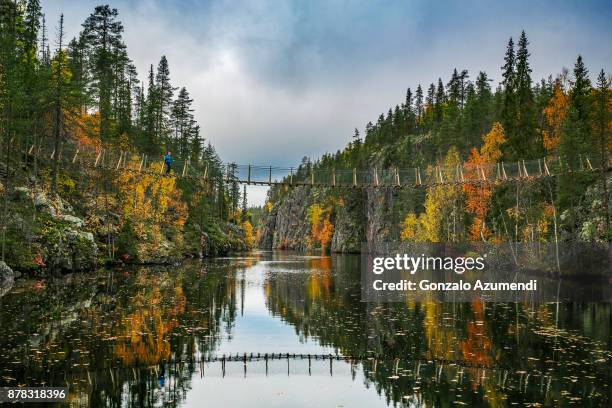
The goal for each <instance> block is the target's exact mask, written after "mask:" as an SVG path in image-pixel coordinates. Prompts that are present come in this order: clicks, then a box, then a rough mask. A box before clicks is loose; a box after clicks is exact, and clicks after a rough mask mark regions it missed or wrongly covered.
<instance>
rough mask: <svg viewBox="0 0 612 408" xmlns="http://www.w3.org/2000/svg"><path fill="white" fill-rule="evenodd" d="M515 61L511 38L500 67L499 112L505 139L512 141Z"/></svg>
mask: <svg viewBox="0 0 612 408" xmlns="http://www.w3.org/2000/svg"><path fill="white" fill-rule="evenodd" d="M515 69H516V61H515V55H514V41H513V40H512V37H510V40H508V46H507V48H506V55H505V56H504V66H503V67H502V78H503V80H502V86H503V104H502V110H501V122H502V126H503V127H504V131H505V134H506V137H507V139H509V140H512V138H513V136H514V130H515V127H516V126H515V123H516V96H515V87H516V80H515V77H516V71H515Z"/></svg>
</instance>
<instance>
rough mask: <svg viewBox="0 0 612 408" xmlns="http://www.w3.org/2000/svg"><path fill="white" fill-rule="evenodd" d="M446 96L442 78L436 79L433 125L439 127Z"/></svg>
mask: <svg viewBox="0 0 612 408" xmlns="http://www.w3.org/2000/svg"><path fill="white" fill-rule="evenodd" d="M445 101H446V94H445V93H444V84H443V83H442V78H438V87H437V88H436V97H435V100H434V123H435V124H436V125H440V123H442V119H443V118H444V103H445Z"/></svg>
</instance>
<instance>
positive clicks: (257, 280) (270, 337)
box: [215, 257, 334, 355]
mask: <svg viewBox="0 0 612 408" xmlns="http://www.w3.org/2000/svg"><path fill="white" fill-rule="evenodd" d="M302 258H304V257H296V258H294V259H287V260H286V261H263V262H258V263H256V264H255V265H253V266H251V267H249V268H247V269H245V270H243V271H238V272H237V273H236V302H237V305H236V308H237V310H238V316H237V317H236V320H235V323H234V326H233V328H232V331H231V335H230V337H231V339H230V338H228V335H227V334H225V333H223V340H222V341H221V343H220V345H219V347H218V348H217V350H216V351H215V354H216V355H223V354H224V353H225V354H230V353H234V354H235V353H251V352H255V353H266V352H267V353H296V354H297V353H302V354H304V353H305V354H308V353H310V354H329V353H332V354H333V353H334V349H333V348H330V347H321V346H320V345H318V343H317V342H316V340H314V339H308V340H307V339H305V338H303V337H302V338H301V337H300V336H298V335H297V334H296V332H295V329H294V328H293V327H292V326H291V325H289V324H287V323H285V322H283V321H282V320H281V318H280V317H279V316H272V314H271V313H270V311H269V310H268V307H267V306H266V296H265V294H264V287H263V285H264V283H265V279H266V276H267V275H268V274H271V273H272V274H273V273H286V271H287V270H289V268H288V266H289V264H291V268H290V270H291V271H293V272H298V270H301V271H302V272H303V271H304V270H305V268H304V267H302V268H301V269H298V267H297V265H296V263H298V265H299V263H300V262H301V264H302V265H304V263H303V262H304V260H302V261H300V259H302ZM243 278H244V303H243V301H242V300H241V296H242V294H241V291H242V288H241V286H242V284H243V281H242V279H243ZM241 308H242V313H240V310H241Z"/></svg>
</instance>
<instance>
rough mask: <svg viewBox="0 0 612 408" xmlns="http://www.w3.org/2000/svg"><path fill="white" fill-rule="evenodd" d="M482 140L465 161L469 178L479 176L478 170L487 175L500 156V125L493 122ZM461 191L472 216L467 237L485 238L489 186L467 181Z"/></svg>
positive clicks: (486, 234)
mask: <svg viewBox="0 0 612 408" xmlns="http://www.w3.org/2000/svg"><path fill="white" fill-rule="evenodd" d="M483 141H484V144H483V146H482V147H481V148H480V151H478V150H476V149H474V148H473V149H472V151H471V153H470V157H469V159H468V161H467V164H466V174H467V176H468V177H470V179H478V178H480V177H479V174H478V173H479V172H481V173H482V172H484V173H485V176H486V177H489V176H490V175H489V174H486V173H487V171H488V169H489V168H490V166H488V165H490V164H494V163H496V162H497V161H498V160H499V159H500V158H501V156H502V153H501V149H500V147H501V145H503V144H504V143H505V142H506V137H505V135H504V128H503V127H502V125H501V124H500V123H499V122H495V123H494V124H493V127H492V128H491V130H490V131H489V133H487V134H486V135H485V136H484V137H483ZM463 192H464V193H465V207H466V210H467V212H468V213H471V214H472V216H473V219H472V222H471V224H470V226H469V229H468V235H469V238H470V239H471V240H475V241H478V240H486V238H487V237H488V236H489V235H490V234H491V232H490V230H489V229H488V228H487V226H486V222H485V220H486V216H487V214H488V212H489V206H490V202H491V196H492V194H493V192H492V190H491V186H490V185H488V184H480V183H478V184H471V183H467V184H464V185H463Z"/></svg>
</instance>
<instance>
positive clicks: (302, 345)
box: [184, 256, 387, 408]
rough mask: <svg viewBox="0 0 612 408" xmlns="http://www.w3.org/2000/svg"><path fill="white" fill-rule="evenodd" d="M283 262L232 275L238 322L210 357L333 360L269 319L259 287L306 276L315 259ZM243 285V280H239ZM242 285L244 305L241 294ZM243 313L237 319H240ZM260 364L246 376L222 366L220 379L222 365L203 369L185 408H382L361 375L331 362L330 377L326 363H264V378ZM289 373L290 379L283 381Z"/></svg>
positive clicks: (232, 365) (237, 366)
mask: <svg viewBox="0 0 612 408" xmlns="http://www.w3.org/2000/svg"><path fill="white" fill-rule="evenodd" d="M283 258H284V259H282V260H265V261H261V262H257V263H255V264H254V265H253V266H251V267H248V268H246V269H243V270H239V271H238V272H237V273H236V302H237V304H236V308H237V310H238V316H237V317H236V320H235V325H234V327H233V328H232V333H231V339H228V338H227V336H226V335H225V334H224V337H223V339H222V341H221V343H220V345H219V347H218V348H217V350H215V352H214V354H215V355H223V354H236V353H240V354H242V353H244V352H246V353H247V354H248V353H250V352H252V351H253V352H254V354H257V353H258V352H260V353H265V352H268V353H271V352H273V353H291V354H293V353H295V354H330V353H331V354H334V350H333V349H332V348H329V347H321V346H319V345H318V344H317V342H316V340H314V339H310V340H308V341H306V340H304V339H300V337H299V336H298V335H297V334H296V332H295V329H294V328H293V326H291V325H290V324H288V323H285V322H283V321H281V319H280V317H278V316H272V315H271V313H270V311H269V310H268V307H267V306H266V297H265V293H264V287H263V285H264V284H265V282H266V279H267V278H268V277H269V275H270V274H284V273H296V272H297V271H298V270H301V271H302V272H303V273H307V272H310V271H311V269H309V268H308V267H307V265H308V262H309V259H313V258H316V257H308V256H287V257H285V256H284V257H283ZM243 279H244V280H243ZM243 284H244V300H243V301H242V300H241V289H242V285H243ZM241 308H242V315H241V314H240V311H241ZM265 367H266V365H265V362H264V361H249V362H248V363H247V368H246V371H247V373H246V375H245V372H244V366H243V363H242V362H228V363H226V372H225V376H224V375H223V371H222V369H221V363H219V362H214V363H207V364H206V365H205V368H204V375H203V376H202V377H201V376H200V375H194V376H193V377H192V380H191V381H192V382H191V390H190V391H189V392H188V393H187V399H186V401H185V404H184V405H185V406H186V407H200V406H203V405H204V404H203V402H204V401H208V402H209V403H212V404H213V405H214V406H216V405H218V404H221V405H223V406H227V407H247V406H248V407H262V408H263V407H265V408H274V407H283V408H284V407H298V408H300V407H304V408H310V407H341V406H344V407H368V408H371V407H386V406H387V404H386V403H385V400H384V399H383V398H381V397H380V396H379V395H378V394H377V392H376V390H375V388H374V387H369V388H366V387H364V385H363V381H364V380H363V373H362V371H361V368H360V366H355V367H354V369H355V379H354V380H353V378H352V373H351V366H350V364H349V363H346V362H344V361H334V362H333V367H332V373H333V376H330V366H329V360H325V361H321V360H314V359H313V360H312V363H311V366H310V375H309V366H308V360H307V359H304V360H300V359H297V360H293V359H291V360H290V361H289V364H287V360H286V359H281V360H278V359H277V360H269V361H268V374H267V376H266V368H265ZM287 371H289V373H290V375H287V374H288V373H287Z"/></svg>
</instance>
